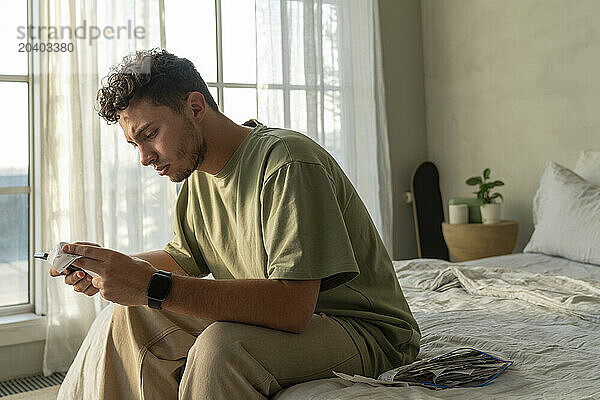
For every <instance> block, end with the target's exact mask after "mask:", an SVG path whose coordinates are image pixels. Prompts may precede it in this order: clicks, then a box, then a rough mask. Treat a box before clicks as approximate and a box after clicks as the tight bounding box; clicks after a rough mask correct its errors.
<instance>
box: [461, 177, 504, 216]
mask: <svg viewBox="0 0 600 400" xmlns="http://www.w3.org/2000/svg"><path fill="white" fill-rule="evenodd" d="M491 172H492V171H491V170H490V169H489V168H486V169H484V170H483V176H474V177H472V178H469V179H467V182H466V183H467V185H469V186H479V190H478V191H477V192H473V193H474V194H476V195H477V198H478V199H480V200H482V201H483V204H482V205H481V206H480V209H481V220H482V222H483V223H484V224H497V223H498V222H500V211H501V205H502V204H501V203H498V202H496V201H494V200H496V199H500V200H504V197H502V195H501V194H500V193H497V192H496V193H492V194H490V190H491V189H493V188H495V187H497V186H504V182H502V181H497V180H496V181H490V180H489V179H490V173H491Z"/></svg>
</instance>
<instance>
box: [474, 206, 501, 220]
mask: <svg viewBox="0 0 600 400" xmlns="http://www.w3.org/2000/svg"><path fill="white" fill-rule="evenodd" d="M501 207H502V203H488V204H482V205H480V206H479V209H480V210H481V222H482V223H484V224H497V223H499V222H500V211H501V210H502V208H501Z"/></svg>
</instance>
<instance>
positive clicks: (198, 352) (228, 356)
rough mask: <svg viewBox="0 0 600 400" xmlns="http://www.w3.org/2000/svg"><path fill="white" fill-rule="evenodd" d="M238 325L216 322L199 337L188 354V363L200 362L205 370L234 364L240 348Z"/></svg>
mask: <svg viewBox="0 0 600 400" xmlns="http://www.w3.org/2000/svg"><path fill="white" fill-rule="evenodd" d="M237 325H239V324H236V323H233V322H214V323H212V324H210V325H209V326H208V327H207V328H206V329H205V330H204V331H203V332H202V333H201V334H200V335H198V337H197V338H196V341H195V343H194V345H193V346H192V348H191V349H190V352H189V354H188V361H189V360H193V361H194V362H199V364H200V365H202V366H203V367H205V368H214V367H216V365H215V364H217V363H219V364H221V365H222V364H226V363H231V362H234V360H235V357H236V353H237V350H236V348H237V347H239V338H238V337H237V335H236V330H237V329H238V328H237Z"/></svg>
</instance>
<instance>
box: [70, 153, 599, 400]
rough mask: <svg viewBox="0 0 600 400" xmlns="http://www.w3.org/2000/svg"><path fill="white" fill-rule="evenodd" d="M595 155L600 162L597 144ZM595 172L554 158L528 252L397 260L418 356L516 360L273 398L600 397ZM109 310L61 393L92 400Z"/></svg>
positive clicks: (327, 384)
mask: <svg viewBox="0 0 600 400" xmlns="http://www.w3.org/2000/svg"><path fill="white" fill-rule="evenodd" d="M596 162H597V163H598V164H599V165H600V153H599V154H598V157H596ZM590 171H600V167H598V168H592V169H590ZM598 173H600V172H598ZM592 178H593V177H592ZM588 179H591V178H588ZM597 179H598V182H597V183H591V181H588V180H586V179H584V178H583V177H581V176H579V175H577V174H575V173H574V172H573V171H570V170H568V169H566V168H564V167H562V166H559V165H558V164H554V163H551V164H547V166H546V170H545V172H544V176H543V177H542V180H541V182H540V188H539V189H538V192H537V193H536V197H535V199H534V210H533V216H534V224H535V230H534V233H533V235H532V237H531V239H530V241H529V243H528V245H527V246H526V248H525V249H524V251H525V252H524V253H517V254H512V255H507V256H501V257H492V258H486V259H480V260H475V261H471V262H466V263H461V264H454V263H449V262H446V261H441V260H433V259H414V260H403V261H394V268H395V271H396V275H397V277H398V280H399V282H400V285H401V286H402V288H403V291H404V294H405V296H406V298H407V300H408V303H409V305H410V307H411V310H412V311H413V314H414V316H415V318H416V320H417V321H418V323H419V326H420V328H421V332H422V334H423V337H422V341H421V353H420V354H419V357H418V358H419V359H422V358H428V357H432V356H436V355H441V354H444V353H446V352H448V351H451V350H454V349H457V348H460V347H474V348H476V349H479V350H482V351H485V352H488V353H491V354H494V355H496V356H500V357H501V358H503V359H507V360H512V361H513V362H514V363H513V365H512V366H511V367H510V368H509V369H508V370H506V371H505V372H504V373H503V374H501V375H500V376H499V377H498V378H496V379H495V380H494V381H493V382H492V383H491V384H490V385H488V386H485V387H481V388H467V389H446V390H438V391H434V390H431V389H427V388H423V387H417V386H410V387H373V386H369V385H367V384H365V383H352V382H350V381H346V380H343V379H340V378H330V379H322V380H317V381H310V382H305V383H302V384H298V385H295V386H292V387H290V388H287V389H285V390H283V391H281V392H280V393H278V394H277V395H276V396H275V397H274V399H275V400H300V399H302V400H307V399H310V400H334V399H335V400H345V399H373V400H375V399H377V400H385V399H398V398H406V399H457V398H471V397H477V398H503V399H517V398H518V399H522V398H545V399H552V398H556V399H563V398H573V399H598V398H600V362H599V361H598V360H599V358H600V357H599V356H600V350H599V349H600V245H599V243H600V176H598V177H597ZM111 312H112V310H111V307H107V308H106V309H105V310H104V311H103V312H102V313H101V314H100V315H99V316H98V318H97V319H96V321H95V322H94V324H93V325H92V327H91V329H90V332H91V333H90V334H88V336H87V337H86V339H85V341H84V343H83V345H82V346H81V349H80V351H79V353H78V354H77V357H76V358H75V361H74V363H73V365H72V367H71V369H70V370H69V372H68V374H67V376H66V378H65V383H64V384H63V385H62V387H61V391H60V395H61V396H60V397H59V398H65V399H86V400H87V399H94V393H96V392H95V389H94V382H93V381H94V379H90V380H87V381H86V383H85V385H74V384H70V382H75V381H76V378H77V376H78V375H79V374H82V375H87V376H88V377H92V378H93V377H94V376H95V371H96V370H95V368H94V362H93V360H97V359H99V355H98V354H97V352H98V351H100V350H99V349H101V348H102V343H103V341H104V340H105V337H106V332H107V327H108V324H109V322H110V317H111ZM90 360H91V361H90ZM96 378H97V377H96Z"/></svg>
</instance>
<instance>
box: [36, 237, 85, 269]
mask: <svg viewBox="0 0 600 400" xmlns="http://www.w3.org/2000/svg"><path fill="white" fill-rule="evenodd" d="M65 244H68V243H67V242H60V243H59V244H57V245H56V247H54V248H53V249H52V250H50V252H48V253H35V254H34V255H33V257H34V258H39V259H41V260H46V261H48V262H49V263H50V265H51V266H52V268H54V269H55V270H56V271H58V272H59V273H61V272H63V271H64V270H65V269H67V268H69V269H70V270H73V271H76V270H82V271H83V269H81V268H79V267H76V266H74V265H71V264H72V263H73V261H75V260H77V259H78V258H81V256H76V255H73V254H68V253H65V252H63V251H62V248H63V246H64V245H65ZM86 272H87V271H86Z"/></svg>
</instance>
